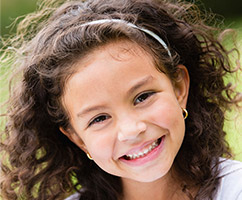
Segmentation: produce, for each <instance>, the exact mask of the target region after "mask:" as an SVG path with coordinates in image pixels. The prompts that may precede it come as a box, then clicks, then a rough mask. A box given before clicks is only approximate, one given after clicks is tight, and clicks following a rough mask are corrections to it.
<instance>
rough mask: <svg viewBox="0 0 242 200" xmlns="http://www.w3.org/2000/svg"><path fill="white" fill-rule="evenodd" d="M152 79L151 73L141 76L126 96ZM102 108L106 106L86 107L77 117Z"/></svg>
mask: <svg viewBox="0 0 242 200" xmlns="http://www.w3.org/2000/svg"><path fill="white" fill-rule="evenodd" d="M153 80H154V78H153V77H152V76H151V75H149V76H146V77H144V78H142V79H141V80H139V81H137V83H136V84H135V85H134V86H132V87H131V88H130V89H129V90H128V92H127V94H128V96H129V95H131V94H132V93H134V92H135V91H136V90H138V89H139V88H141V87H142V86H144V85H146V84H148V83H150V82H152V81H153ZM104 108H106V106H104V105H97V106H91V107H87V108H85V109H84V110H83V111H81V112H79V113H78V114H77V117H81V116H83V115H86V114H87V113H89V112H92V111H96V110H102V109H104Z"/></svg>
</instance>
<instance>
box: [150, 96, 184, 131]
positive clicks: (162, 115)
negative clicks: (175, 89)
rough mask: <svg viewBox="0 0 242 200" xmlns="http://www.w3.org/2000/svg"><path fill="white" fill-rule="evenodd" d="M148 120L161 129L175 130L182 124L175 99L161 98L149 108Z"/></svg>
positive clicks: (179, 109)
mask: <svg viewBox="0 0 242 200" xmlns="http://www.w3.org/2000/svg"><path fill="white" fill-rule="evenodd" d="M148 118H149V119H150V120H151V121H152V122H153V123H155V124H157V125H159V126H161V127H163V128H167V129H170V128H175V127H177V126H181V125H182V123H183V116H182V110H181V108H180V106H179V104H178V103H177V101H176V100H175V99H172V98H163V99H162V100H160V101H157V102H156V103H155V104H154V105H153V106H152V108H151V112H149V116H148ZM180 128H181V127H180Z"/></svg>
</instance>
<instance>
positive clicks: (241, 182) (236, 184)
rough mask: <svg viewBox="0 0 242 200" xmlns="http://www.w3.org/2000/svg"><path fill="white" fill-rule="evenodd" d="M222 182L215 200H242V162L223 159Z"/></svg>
mask: <svg viewBox="0 0 242 200" xmlns="http://www.w3.org/2000/svg"><path fill="white" fill-rule="evenodd" d="M219 169H220V175H219V177H221V181H220V184H219V187H218V190H217V195H216V198H215V200H227V199H230V200H242V162H239V161H235V160H225V159H221V163H220V165H219Z"/></svg>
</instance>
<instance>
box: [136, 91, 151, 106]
mask: <svg viewBox="0 0 242 200" xmlns="http://www.w3.org/2000/svg"><path fill="white" fill-rule="evenodd" d="M153 94H155V92H145V93H142V94H140V95H139V96H138V97H137V98H136V99H135V101H134V105H137V104H139V103H142V102H144V101H146V100H147V99H148V98H149V97H151V96H152V95H153Z"/></svg>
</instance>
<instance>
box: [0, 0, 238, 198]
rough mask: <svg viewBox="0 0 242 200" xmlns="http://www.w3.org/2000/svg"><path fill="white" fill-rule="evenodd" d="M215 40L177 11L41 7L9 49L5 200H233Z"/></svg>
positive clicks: (148, 3)
mask: <svg viewBox="0 0 242 200" xmlns="http://www.w3.org/2000/svg"><path fill="white" fill-rule="evenodd" d="M37 20H40V23H39V24H38V25H36V23H34V22H36V21H37ZM215 31H217V30H216V29H215V28H211V27H209V26H207V25H205V24H204V23H203V22H202V19H200V18H199V16H198V10H197V8H196V7H195V6H194V5H192V4H188V3H185V2H180V1H177V2H173V3H172V2H170V1H159V0H94V1H93V0H92V1H91V0H90V1H84V2H83V1H79V0H76V1H65V2H61V1H53V0H52V1H50V0H45V1H44V2H43V4H42V5H41V9H40V10H39V11H38V12H36V13H35V15H33V14H32V15H29V16H27V17H26V18H25V20H24V21H23V22H22V23H21V24H20V25H19V34H20V35H17V36H16V37H15V38H14V40H12V41H15V43H13V45H14V47H15V48H12V49H15V50H16V52H17V53H16V57H14V59H15V63H14V64H13V66H14V67H18V68H19V69H20V74H21V75H22V76H21V77H22V78H21V80H20V81H19V82H17V83H18V84H16V86H17V87H15V90H14V91H13V92H12V93H11V95H10V100H9V107H8V112H7V114H6V117H7V120H8V122H7V124H6V127H5V131H4V132H3V136H2V144H1V151H2V152H4V156H3V158H2V165H1V169H2V180H1V189H2V196H3V198H4V199H11V200H13V199H38V200H46V199H64V198H65V197H66V196H68V194H70V193H72V192H76V193H75V194H73V195H71V196H70V197H68V198H67V199H68V200H74V199H76V200H77V199H85V200H88V199H90V200H147V199H152V200H158V199H159V200H167V199H169V200H192V199H196V200H208V199H209V200H228V199H229V200H239V199H242V180H241V179H240V176H242V164H241V163H240V162H238V161H232V160H229V158H230V155H231V154H230V149H229V146H228V144H227V143H226V141H225V139H224V138H225V135H226V133H225V132H224V131H223V124H224V118H225V116H224V115H225V111H226V109H228V108H229V107H230V106H231V105H235V106H236V105H238V103H239V102H240V101H241V99H239V94H237V93H236V92H235V91H234V90H233V88H232V86H231V85H230V84H228V85H226V84H225V83H224V80H223V77H224V76H226V75H227V74H231V73H232V72H233V71H234V69H233V68H232V66H231V62H230V60H229V57H228V52H227V51H226V50H225V49H224V47H223V46H222V45H221V43H220V42H219V41H218V40H217V39H216V36H215V35H214V34H215ZM7 53H8V51H7V50H6V51H5V55H4V56H5V57H6V56H7V55H6V54H7ZM12 55H13V54H11V55H9V56H12ZM188 113H189V114H188ZM222 156H223V157H224V158H222Z"/></svg>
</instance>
